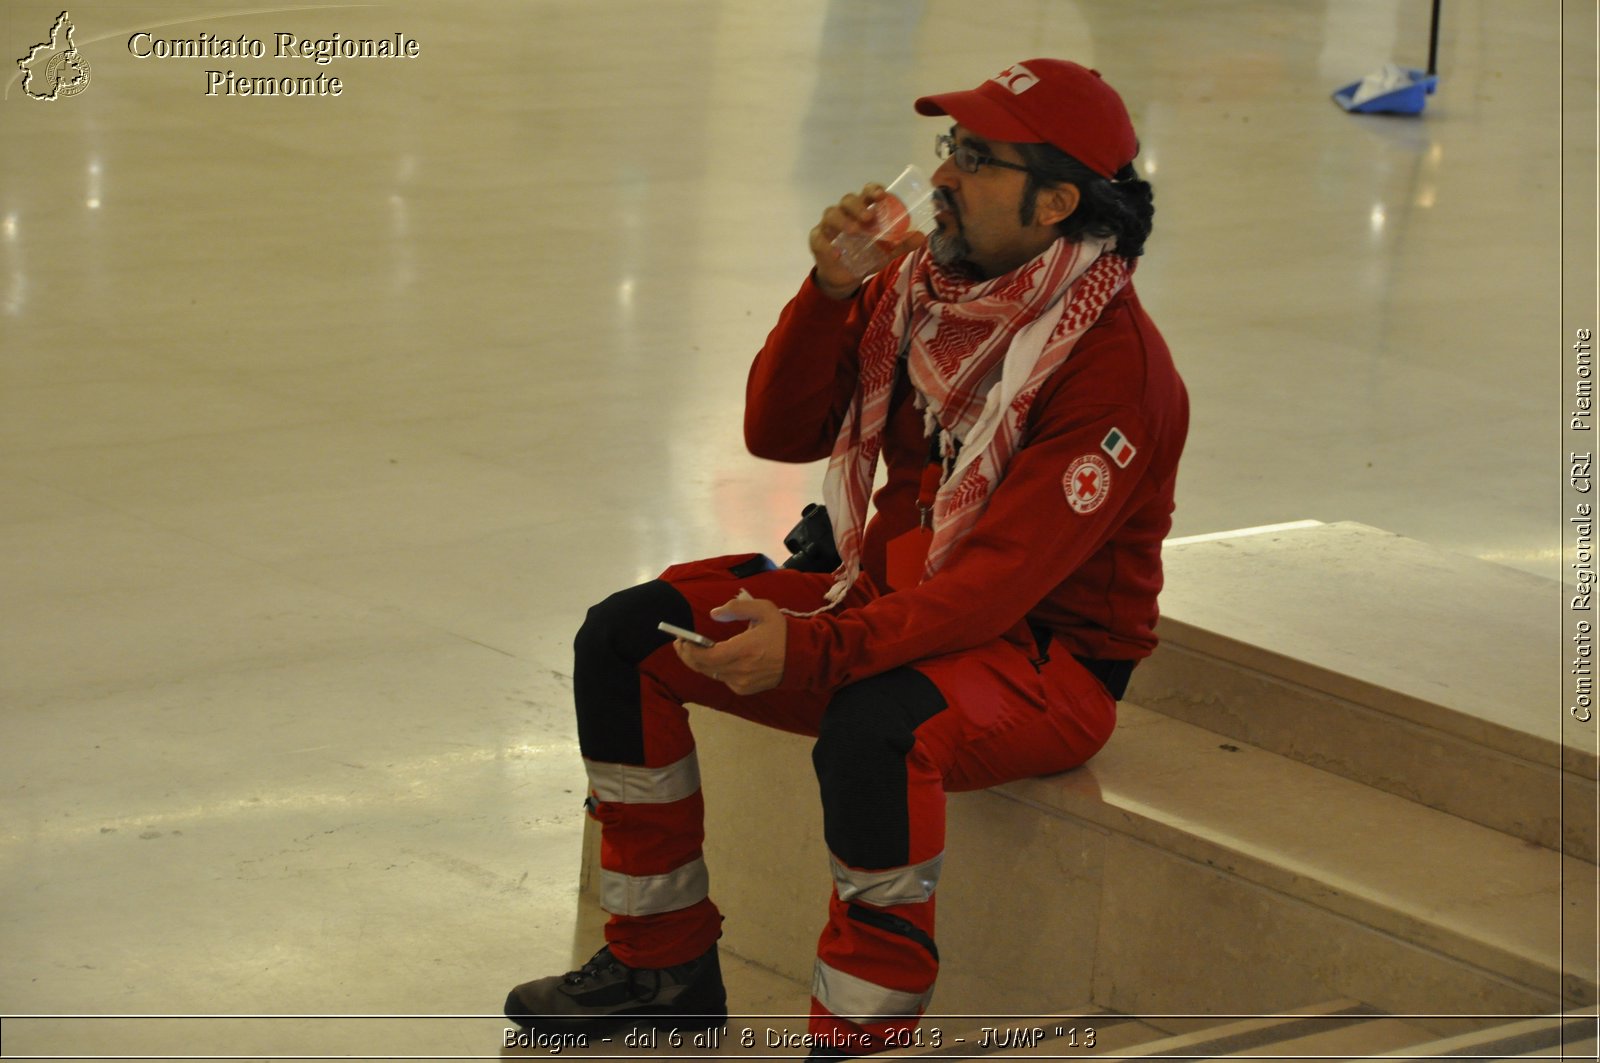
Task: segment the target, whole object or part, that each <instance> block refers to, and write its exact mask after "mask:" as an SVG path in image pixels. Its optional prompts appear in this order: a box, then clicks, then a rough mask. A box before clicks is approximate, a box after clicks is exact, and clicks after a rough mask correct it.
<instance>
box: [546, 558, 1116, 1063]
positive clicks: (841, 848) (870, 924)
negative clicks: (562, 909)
mask: <svg viewBox="0 0 1600 1063" xmlns="http://www.w3.org/2000/svg"><path fill="white" fill-rule="evenodd" d="M759 567H760V566H759V563H758V562H756V561H753V560H752V559H751V558H750V557H749V556H748V555H746V556H742V557H730V558H717V559H713V560H710V561H702V562H696V563H693V564H688V565H679V566H675V567H674V568H671V569H668V570H667V571H666V572H665V573H663V574H662V576H661V578H660V579H659V580H657V581H655V582H653V583H649V584H644V585H641V586H639V587H635V588H632V589H630V590H627V591H623V592H620V593H619V594H616V595H613V596H612V597H610V598H608V599H606V601H605V602H602V603H601V604H599V605H597V606H595V607H594V608H593V609H591V610H590V612H589V617H588V619H587V620H586V621H585V624H584V626H583V629H582V630H580V632H579V634H578V638H577V641H576V667H575V670H574V683H573V686H574V695H575V700H576V702H577V709H578V732H579V743H580V747H581V749H582V752H583V756H584V760H585V763H586V766H587V767H588V770H589V776H590V807H591V809H592V812H593V815H594V816H595V817H596V818H597V819H598V820H599V822H600V824H601V856H600V862H601V897H602V904H603V905H604V906H605V908H606V910H607V911H608V912H610V913H611V918H610V921H609V923H608V924H607V927H606V940H607V941H608V942H609V943H610V945H611V947H612V952H613V953H614V954H615V955H616V956H617V958H618V959H620V960H621V961H622V962H624V963H626V964H628V965H630V966H634V967H663V966H669V965H672V964H676V963H682V962H684V961H686V960H689V959H692V958H694V957H696V956H698V955H700V954H701V953H703V952H705V951H706V950H708V949H709V948H710V947H711V946H712V944H713V943H714V942H715V941H716V940H717V938H718V936H719V935H720V933H721V922H722V917H721V915H720V914H719V913H718V911H717V908H716V906H715V905H714V904H713V903H712V901H711V898H710V896H709V889H708V883H707V880H706V875H705V869H704V864H703V862H702V860H701V844H702V841H703V839H704V829H703V824H702V818H703V817H702V812H703V806H702V803H701V796H700V787H699V773H698V762H697V760H696V759H695V746H694V737H693V735H691V734H690V731H689V725H688V714H687V712H686V711H685V709H684V704H685V703H687V702H694V703H696V704H699V705H705V706H708V707H710V708H713V709H717V710H720V711H723V712H728V713H732V714H734V715H737V716H742V717H745V718H746V719H749V720H752V721H754V722H756V723H760V724H764V725H766V726H770V727H778V728H781V729H783V730H787V731H793V732H797V733H800V734H805V735H810V736H814V737H816V738H817V743H816V746H815V748H814V751H813V762H814V764H815V767H816V771H817V777H818V781H819V785H820V787H821V793H822V804H823V819H824V836H825V838H826V840H827V843H828V848H829V850H830V855H831V860H830V863H831V867H832V871H833V877H834V891H833V896H832V898H831V900H830V903H829V911H828V921H827V926H826V927H825V928H824V929H823V931H822V935H821V938H820V940H819V941H818V944H817V966H816V975H815V977H814V980H813V999H812V1016H813V1017H812V1021H811V1032H812V1033H813V1034H816V1035H819V1036H827V1037H831V1038H835V1039H837V1043H838V1044H839V1045H840V1046H841V1048H842V1049H843V1050H844V1051H847V1052H849V1053H851V1054H867V1053H869V1052H873V1051H878V1050H881V1049H882V1048H883V1047H885V1044H884V1040H883V1039H884V1038H885V1037H886V1036H889V1035H891V1034H892V1033H894V1032H897V1031H904V1030H906V1029H908V1028H910V1027H913V1026H915V1025H916V1022H917V1017H918V1016H919V1015H920V1014H921V1013H922V1011H923V1010H924V1009H925V1008H926V1006H927V1002H928V999H929V996H930V994H931V992H932V989H933V984H934V980H935V978H936V976H937V973H938V948H937V945H936V944H935V941H934V936H933V935H934V897H933V891H934V888H935V886H936V885H937V881H938V874H939V869H940V867H941V866H942V861H943V856H944V830H945V798H944V795H945V794H946V793H947V792H951V791H961V790H976V789H983V788H986V787H990V786H994V785H996V784H998V783H1002V782H1007V781H1010V780H1014V779H1020V778H1026V777H1030V776H1035V775H1044V774H1049V773H1051V772H1058V771H1062V770H1065V769H1067V768H1072V767H1075V766H1077V765H1079V764H1082V763H1083V762H1084V761H1086V760H1088V759H1089V758H1090V757H1091V756H1093V755H1094V754H1095V753H1096V752H1098V751H1099V749H1100V748H1101V747H1102V746H1103V745H1104V744H1105V742H1106V740H1107V738H1109V737H1110V734H1111V730H1112V728H1113V726H1114V725H1115V722H1116V702H1115V700H1114V699H1113V698H1112V697H1111V695H1110V694H1109V693H1107V691H1106V689H1105V687H1104V686H1103V685H1102V684H1101V683H1100V681H1099V680H1097V679H1096V678H1095V677H1094V676H1092V675H1090V674H1089V672H1088V671H1086V670H1085V669H1084V667H1083V666H1082V665H1081V664H1079V663H1078V662H1077V661H1075V660H1073V659H1072V658H1071V657H1070V656H1067V655H1066V654H1064V653H1058V654H1057V655H1056V657H1055V659H1051V660H1047V661H1044V662H1042V663H1040V662H1037V661H1035V660H1034V659H1033V657H1034V655H1031V654H1029V653H1028V652H1026V651H1025V650H1023V649H1021V648H1019V647H1017V646H1016V645H1014V644H1012V643H1010V642H1007V641H1004V640H1001V639H995V640H993V641H991V642H987V643H984V644H982V645H979V646H976V647H973V648H972V649H969V650H964V651H961V652H959V653H953V654H949V655H945V656H941V657H934V658H930V659H927V660H921V661H916V662H914V663H913V664H912V665H910V666H909V667H906V668H900V669H895V670H892V671H890V672H886V673H884V674H882V675H879V676H874V677H872V678H870V679H867V680H864V681H862V682H859V683H854V684H851V685H850V686H847V687H844V688H841V689H840V690H837V691H834V692H832V693H831V694H830V695H827V696H822V695H817V694H813V693H805V692H793V691H783V690H775V691H769V692H766V693H763V694H757V695H753V696H740V695H736V694H734V693H732V692H731V691H730V690H728V688H727V687H725V686H723V685H722V684H721V683H719V682H716V681H714V680H712V679H710V678H708V677H706V676H702V675H699V674H697V673H695V672H692V671H690V670H689V669H688V668H686V667H684V665H683V664H682V662H681V661H679V660H678V657H677V654H676V653H675V652H674V651H673V649H672V646H671V640H670V638H669V637H668V636H666V635H662V634H660V633H659V632H657V631H656V623H657V622H658V621H661V620H668V621H671V622H673V623H676V624H679V625H681V626H684V627H690V628H693V629H694V630H697V631H701V632H704V633H706V634H708V635H710V636H712V637H713V638H718V639H723V638H729V637H731V636H733V635H735V634H737V633H738V632H739V631H740V630H742V626H743V625H742V624H718V623H716V622H714V621H712V620H711V619H710V618H709V616H708V615H707V614H708V613H709V611H710V610H711V609H712V608H714V607H716V606H719V605H722V604H724V603H725V602H727V601H728V600H730V599H731V598H733V597H734V596H735V595H736V594H737V593H738V592H739V590H740V589H744V590H747V591H748V592H749V593H750V594H751V595H753V596H754V597H756V598H765V599H768V600H771V601H774V602H776V603H777V604H779V605H780V606H783V607H786V608H790V609H795V610H811V609H815V608H817V607H818V606H819V605H821V604H822V594H823V592H824V591H825V590H826V589H827V588H828V586H829V585H830V584H831V582H832V578H831V576H829V575H827V574H820V573H801V572H793V571H787V570H782V569H779V570H766V571H757V570H756V569H757V568H759ZM875 593H877V592H876V591H875V589H874V588H873V587H872V585H871V582H870V580H868V579H866V578H865V577H862V579H861V580H860V581H858V586H857V587H856V588H854V589H853V590H852V591H851V595H850V597H849V598H848V599H847V600H846V602H845V603H844V604H843V605H842V606H841V607H840V608H843V609H849V608H851V607H859V605H860V604H861V603H862V602H864V601H867V600H870V598H871V597H872V596H873V595H874V594H875Z"/></svg>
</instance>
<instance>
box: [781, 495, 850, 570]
mask: <svg viewBox="0 0 1600 1063" xmlns="http://www.w3.org/2000/svg"><path fill="white" fill-rule="evenodd" d="M783 548H784V549H785V550H788V551H789V560H787V561H785V562H784V563H783V567H784V568H792V569H794V570H795V571H796V572H832V571H833V570H835V569H837V568H838V567H839V563H840V562H839V551H838V549H837V548H836V547H835V546H834V545H833V522H832V521H830V520H829V519H828V507H827V506H824V505H821V504H819V503H816V502H812V503H810V504H809V505H807V506H806V508H805V509H803V510H801V511H800V523H799V524H796V525H795V526H794V527H793V528H792V529H790V531H789V534H788V535H785V536H784V537H783Z"/></svg>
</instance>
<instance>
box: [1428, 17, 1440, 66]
mask: <svg viewBox="0 0 1600 1063" xmlns="http://www.w3.org/2000/svg"><path fill="white" fill-rule="evenodd" d="M1439 3H1440V0H1433V25H1432V26H1430V27H1428V76H1429V77H1432V76H1433V75H1435V74H1437V73H1438V72H1439Z"/></svg>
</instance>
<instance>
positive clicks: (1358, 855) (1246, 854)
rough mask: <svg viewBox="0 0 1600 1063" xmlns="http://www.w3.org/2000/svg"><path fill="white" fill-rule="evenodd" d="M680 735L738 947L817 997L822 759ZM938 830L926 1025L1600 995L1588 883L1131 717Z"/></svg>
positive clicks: (1422, 812)
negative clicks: (942, 835) (1063, 766)
mask: <svg viewBox="0 0 1600 1063" xmlns="http://www.w3.org/2000/svg"><path fill="white" fill-rule="evenodd" d="M691 718H692V723H693V726H694V729H695V732H696V735H697V738H698V741H699V746H700V762H701V772H702V777H703V779H704V787H705V800H706V807H707V843H706V859H707V863H708V866H709V867H710V870H711V876H712V892H713V896H714V898H715V899H716V900H717V901H718V903H719V905H720V906H721V908H722V910H723V912H724V914H725V916H726V917H727V921H726V923H725V925H724V939H723V940H724V944H725V946H726V947H727V948H728V949H729V950H730V951H732V952H734V953H736V954H737V955H739V956H742V957H744V958H746V959H748V960H750V961H752V962H754V963H756V964H759V965H760V966H761V967H763V968H764V969H767V970H770V971H772V972H774V973H776V974H777V975H779V976H781V977H783V978H788V979H791V980H792V981H794V982H797V983H799V984H801V985H807V984H809V981H810V971H811V963H812V956H813V954H814V949H815V944H816V935H817V933H818V931H819V930H820V929H821V919H822V917H823V913H824V912H825V906H826V900H827V896H828V892H829V886H830V880H829V877H828V871H827V866H828V865H827V855H826V850H825V847H824V845H823V842H822V838H821V828H820V822H821V813H820V808H819V805H818V801H817V798H816V786H815V780H814V778H813V777H812V770H811V763H810V757H809V751H810V742H809V740H807V739H805V738H802V737H799V736H795V735H790V734H786V733H782V732H778V731H773V730H770V729H767V728H762V727H759V726H756V725H753V724H750V723H748V722H747V721H743V720H739V719H736V718H733V717H728V716H724V715H722V714H719V713H715V712H712V711H710V710H706V709H702V708H699V707H694V708H693V709H692V710H691ZM948 820H949V821H948V826H947V854H948V855H947V859H946V861H945V869H944V877H943V879H942V882H941V886H940V902H939V903H940V929H939V941H940V949H941V953H942V954H943V956H944V958H945V962H944V966H943V970H942V973H941V978H940V985H939V988H938V991H937V992H936V994H935V997H934V1001H933V1008H932V1012H933V1016H932V1017H933V1018H937V1017H938V1016H956V1017H959V1016H975V1015H995V1016H999V1015H1010V1014H1021V1013H1031V1014H1041V1015H1046V1014H1055V1013H1057V1012H1059V1011H1060V1010H1061V1009H1062V1008H1063V1007H1071V1006H1076V1005H1077V1004H1078V1003H1080V1002H1083V1001H1089V1002H1091V1003H1092V1004H1093V1005H1094V1006H1096V1007H1099V1008H1103V1009H1108V1010H1111V1011H1116V1012H1119V1013H1122V1014H1126V1015H1133V1016H1149V1015H1171V1014H1190V1015H1198V1016H1206V1015H1217V1014H1231V1015H1249V1014H1266V1013H1272V1012H1276V1011H1281V1010H1284V1009H1287V1008H1292V1007H1296V1006H1298V1005H1299V1004H1300V1003H1302V1002H1303V1001H1305V1000H1317V999H1333V998H1339V997H1350V998H1353V999H1358V1000H1363V1001H1367V1002H1369V1003H1370V1004H1372V1005H1373V1006H1375V1007H1377V1008H1379V1009H1381V1010H1382V1011H1384V1012H1388V1013H1391V1014H1396V1015H1439V1016H1444V1017H1449V1016H1459V1015H1496V1014H1502V1015H1503V1014H1542V1013H1547V1012H1550V1011H1553V1010H1556V1009H1558V1008H1560V1007H1561V1006H1562V1002H1563V1001H1565V1002H1566V1004H1567V1005H1569V1006H1585V1005H1588V1004H1590V1003H1592V1002H1593V1001H1594V1000H1595V995H1596V972H1595V965H1594V950H1593V947H1592V945H1593V942H1594V940H1595V927H1594V911H1595V895H1594V877H1595V876H1594V867H1593V865H1591V864H1588V863H1587V862H1585V861H1581V860H1576V859H1574V858H1571V857H1563V856H1561V855H1560V854H1559V853H1556V852H1554V851H1551V850H1549V849H1545V848H1543V847H1540V846H1536V845H1529V844H1527V843H1526V842H1524V841H1523V840H1521V839H1518V838H1514V837H1511V836H1509V835H1506V834H1503V833H1500V832H1497V831H1494V830H1491V829H1489V828H1487V827H1484V826H1482V825H1480V824H1476V823H1472V822H1469V821H1467V820H1464V819H1461V818H1459V817H1457V816H1453V815H1449V814H1446V813H1442V812H1439V811H1437V810H1435V809H1431V808H1427V807H1425V806H1422V805H1418V804H1415V803H1413V802H1409V801H1406V800H1404V799H1402V798H1399V797H1397V796H1395V795H1393V794H1390V793H1386V792H1384V791H1381V790H1377V789H1374V788H1372V787H1369V786H1365V785H1363V784H1361V783H1358V782H1356V781H1354V780H1351V779H1348V778H1345V777H1342V776H1339V775H1336V774H1333V773H1330V772H1326V771H1321V770H1318V769H1315V768H1311V767H1309V766H1307V765H1305V764H1302V763H1299V762H1297V761H1295V760H1292V759H1290V758H1286V757H1282V756H1279V755H1277V754H1274V753H1271V752H1268V751H1266V750H1262V749H1258V748H1255V747H1253V746H1251V745H1249V744H1247V743H1243V742H1241V741H1239V740H1237V739H1232V738H1230V737H1227V736H1222V735H1217V734H1215V733H1213V732H1209V731H1207V730H1205V729H1203V728H1199V727H1196V726H1194V725H1192V724H1187V723H1184V722H1183V721H1180V720H1176V719H1174V718H1172V717H1170V716H1167V715H1165V714H1162V713H1156V712H1150V711H1147V710H1145V709H1142V708H1141V707H1139V706H1137V705H1132V704H1125V705H1124V706H1123V710H1122V719H1121V724H1120V726H1119V731H1118V734H1117V735H1116V736H1115V737H1114V738H1113V740H1112V742H1111V743H1110V745H1108V746H1107V748H1106V749H1105V750H1104V751H1103V752H1102V753H1101V754H1100V756H1099V757H1097V758H1096V759H1095V760H1094V761H1092V762H1091V763H1090V764H1089V765H1087V766H1086V767H1084V768H1082V769H1079V770H1077V771H1073V772H1067V773H1065V774H1062V775H1058V776H1053V777H1048V778H1042V779H1030V780H1025V781H1022V782H1018V783H1013V784H1009V785H1007V786H1004V787H999V788H996V789H994V790H990V791H984V792H980V793H969V794H956V795H952V796H951V798H950V800H949V817H948ZM591 827H592V825H591ZM586 848H587V850H588V852H587V856H586V862H587V866H588V867H591V868H592V866H593V864H594V862H595V861H596V860H597V859H598V856H597V852H598V845H597V844H596V840H595V838H594V837H593V832H592V831H591V834H590V837H589V838H588V841H587V846H586ZM587 878H588V881H587V882H586V884H585V887H584V889H583V890H582V891H581V897H582V903H583V904H584V905H586V906H587V907H588V908H589V909H590V911H591V912H593V911H594V910H595V909H596V908H597V905H598V899H597V891H596V889H595V884H594V881H593V879H594V876H593V875H592V874H591V875H589V876H587ZM590 925H591V926H592V925H593V924H592V923H591V924H590ZM597 943H598V934H597V932H594V931H591V932H590V936H589V940H586V941H582V942H577V943H575V948H574V959H575V960H576V961H581V960H582V959H586V958H587V957H588V954H589V953H590V952H592V951H593V949H594V948H595V947H596V944H597ZM958 1022H959V1019H953V1020H952V1023H951V1028H955V1026H956V1024H957V1023H958ZM1440 1022H1441V1023H1442V1022H1443V1019H1441V1020H1440ZM967 1025H968V1026H971V1025H972V1024H970V1023H969V1024H967ZM1424 1025H1427V1023H1426V1021H1424ZM1457 1028H1458V1027H1450V1026H1444V1025H1441V1026H1440V1027H1439V1029H1438V1030H1437V1031H1436V1032H1438V1033H1440V1034H1441V1035H1443V1034H1445V1033H1449V1032H1453V1031H1454V1030H1456V1029H1457Z"/></svg>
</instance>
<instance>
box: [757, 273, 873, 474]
mask: <svg viewBox="0 0 1600 1063" xmlns="http://www.w3.org/2000/svg"><path fill="white" fill-rule="evenodd" d="M890 272H892V271H885V272H884V273H879V274H877V275H875V276H873V277H872V278H871V279H870V280H868V281H867V283H866V284H865V285H863V286H862V288H861V290H860V291H858V292H857V293H856V294H855V295H854V296H852V297H851V298H849V299H844V300H834V299H830V298H828V297H827V296H826V295H824V294H822V291H821V289H819V288H818V287H817V285H816V282H815V281H814V280H813V279H812V278H811V277H807V278H806V281H805V283H804V284H803V285H802V286H801V288H800V292H799V294H797V295H796V296H795V297H794V298H793V299H791V300H790V301H789V305H788V306H786V307H784V309H783V313H782V314H780V315H779V317H778V323H777V325H775V326H774V327H773V329H772V332H771V334H769V335H768V336H767V342H766V343H765V344H764V345H763V346H762V348H761V351H760V352H759V353H758V354H757V355H756V359H755V362H754V364H752V365H751V367H750V376H749V379H748V381H747V382H746V385H745V409H744V438H745V445H746V446H747V447H748V448H749V449H750V453H752V454H754V455H755V456H756V457H758V458H770V459H772V460H774V461H789V462H808V461H817V460H819V459H821V458H826V457H827V456H828V455H829V454H831V453H832V452H833V444H834V440H835V439H836V438H837V437H838V434H839V426H840V424H842V423H843V421H844V415H845V411H846V410H848V409H849V406H850V399H851V397H852V396H853V395H854V394H855V386H856V374H857V369H858V367H859V364H860V361H859V357H858V354H857V347H858V346H859V345H860V343H861V336H862V334H863V333H865V331H866V327H867V319H868V317H869V316H870V314H871V311H872V308H873V306H875V305H876V303H877V300H878V299H879V298H880V297H881V295H882V293H883V290H884V288H885V285H886V280H885V278H886V277H887V276H888V275H889V273H890Z"/></svg>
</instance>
